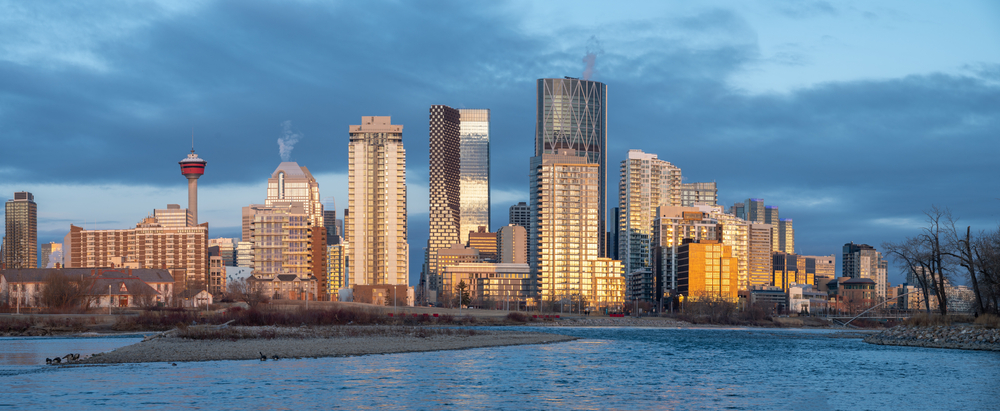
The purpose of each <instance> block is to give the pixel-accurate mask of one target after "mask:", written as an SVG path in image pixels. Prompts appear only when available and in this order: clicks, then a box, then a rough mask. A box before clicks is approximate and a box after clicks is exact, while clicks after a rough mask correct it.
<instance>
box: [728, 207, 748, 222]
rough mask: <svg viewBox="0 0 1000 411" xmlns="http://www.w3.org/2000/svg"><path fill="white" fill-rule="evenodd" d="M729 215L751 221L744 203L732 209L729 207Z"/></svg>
mask: <svg viewBox="0 0 1000 411" xmlns="http://www.w3.org/2000/svg"><path fill="white" fill-rule="evenodd" d="M729 214H732V215H734V216H736V218H740V219H743V220H745V221H750V219H748V218H747V205H746V204H744V203H735V204H733V206H732V207H729Z"/></svg>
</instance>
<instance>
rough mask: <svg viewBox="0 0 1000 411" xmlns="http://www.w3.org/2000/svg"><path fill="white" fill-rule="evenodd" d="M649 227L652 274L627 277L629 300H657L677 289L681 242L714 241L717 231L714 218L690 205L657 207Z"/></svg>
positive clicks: (718, 233) (717, 234) (717, 236)
mask: <svg viewBox="0 0 1000 411" xmlns="http://www.w3.org/2000/svg"><path fill="white" fill-rule="evenodd" d="M653 227H654V228H653V250H654V255H655V260H654V268H655V270H654V275H653V276H651V278H649V279H646V278H642V277H638V276H633V277H631V278H630V279H629V280H630V282H631V283H630V284H629V291H630V292H631V293H632V294H631V295H630V296H629V297H630V299H633V300H639V301H648V302H652V301H657V300H659V299H660V298H661V297H662V296H663V295H664V294H668V293H670V294H673V293H674V292H675V291H677V290H679V288H678V287H679V285H678V284H679V278H680V271H679V270H680V266H679V263H678V261H679V260H678V256H679V254H678V253H679V250H680V247H681V245H683V244H684V241H686V240H688V241H690V240H696V241H701V240H706V241H717V240H718V239H719V235H720V230H719V227H718V224H717V223H716V221H715V220H713V219H712V218H711V217H710V216H709V214H708V213H705V212H703V211H702V210H700V209H698V208H694V207H667V206H663V207H659V208H658V210H657V216H656V220H654V222H653Z"/></svg>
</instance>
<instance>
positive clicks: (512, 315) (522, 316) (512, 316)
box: [507, 311, 529, 323]
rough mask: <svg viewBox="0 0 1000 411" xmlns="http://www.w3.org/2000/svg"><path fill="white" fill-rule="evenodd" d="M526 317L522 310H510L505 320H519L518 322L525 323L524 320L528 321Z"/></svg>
mask: <svg viewBox="0 0 1000 411" xmlns="http://www.w3.org/2000/svg"><path fill="white" fill-rule="evenodd" d="M528 318H529V317H528V314H525V313H522V312H517V311H514V312H512V313H510V314H507V320H508V321H514V322H519V323H526V322H528Z"/></svg>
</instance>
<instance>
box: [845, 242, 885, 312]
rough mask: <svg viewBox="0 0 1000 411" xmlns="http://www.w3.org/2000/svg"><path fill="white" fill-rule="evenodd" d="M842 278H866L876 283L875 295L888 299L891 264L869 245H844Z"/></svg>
mask: <svg viewBox="0 0 1000 411" xmlns="http://www.w3.org/2000/svg"><path fill="white" fill-rule="evenodd" d="M841 261H842V264H843V265H842V266H841V267H842V272H843V275H842V276H841V277H851V278H865V279H869V280H872V281H874V282H875V293H876V296H877V297H878V298H880V299H884V298H886V294H887V293H888V288H889V280H888V278H887V273H888V269H889V262H888V261H886V260H885V259H883V258H882V253H880V252H878V251H877V250H875V247H872V246H870V245H868V244H854V243H853V242H851V243H848V244H844V253H843V257H842V260H841Z"/></svg>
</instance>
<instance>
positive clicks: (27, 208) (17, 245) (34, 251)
mask: <svg viewBox="0 0 1000 411" xmlns="http://www.w3.org/2000/svg"><path fill="white" fill-rule="evenodd" d="M4 212H5V213H6V214H5V217H6V225H5V226H4V240H3V241H4V244H3V253H4V255H3V260H4V262H5V263H6V264H7V268H35V266H37V265H38V205H37V204H35V196H34V195H32V194H31V193H29V192H26V191H18V192H16V193H14V198H13V199H11V200H7V204H6V205H5V207H4Z"/></svg>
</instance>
